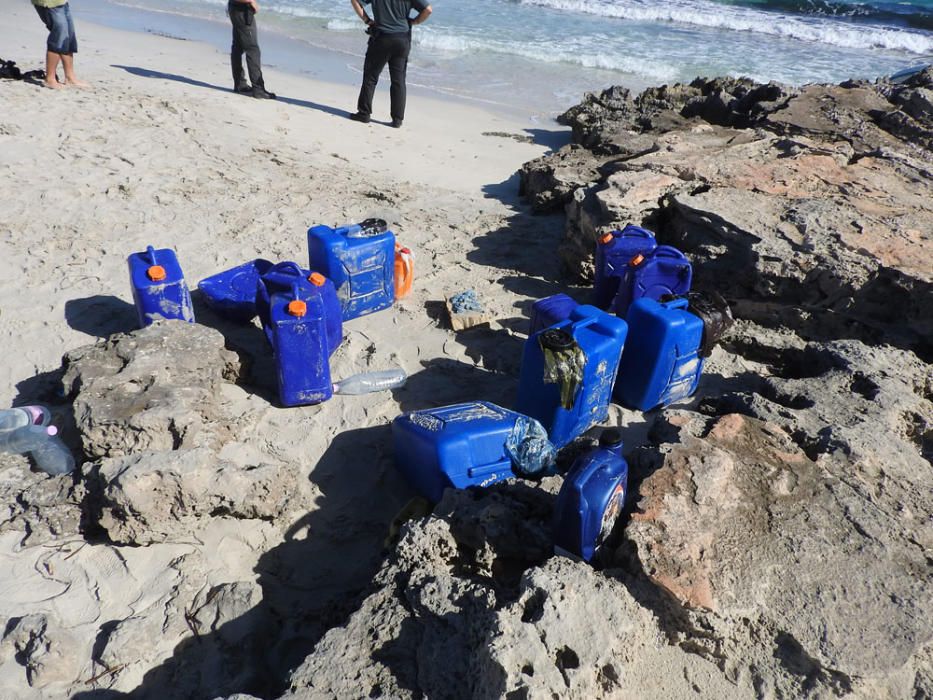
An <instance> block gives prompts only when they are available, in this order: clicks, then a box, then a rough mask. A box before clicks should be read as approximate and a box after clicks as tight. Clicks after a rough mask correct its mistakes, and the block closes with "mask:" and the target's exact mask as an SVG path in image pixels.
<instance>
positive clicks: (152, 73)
mask: <svg viewBox="0 0 933 700" xmlns="http://www.w3.org/2000/svg"><path fill="white" fill-rule="evenodd" d="M113 67H114V68H121V69H123V70H125V71H126V72H127V73H130V74H132V75H137V76H139V77H141V78H156V79H157V80H172V81H175V82H177V83H184V84H185V85H193V86H195V87H201V88H208V89H210V90H220V91H221V92H229V93H230V94H236V93H234V92H233V90H232V89H231V88H226V87H222V86H220V85H214V84H213V83H206V82H204V81H203V80H196V79H194V78H189V77H188V76H186V75H178V74H176V73H163V72H162V71H157V70H152V69H150V68H140V67H138V66H121V65H117V64H113ZM244 97H250V96H249V95H244ZM276 101H278V102H283V103H285V104H289V105H294V106H296V107H305V108H307V109H315V110H317V111H318V112H324V113H325V114H332V115H334V116H335V117H348V116H350V113H349V112H347V111H346V110H343V109H337V108H336V107H331V106H329V105H322V104H320V103H318V102H311V101H310V100H299V99H296V98H294V97H284V96H282V95H279V96H278V97H277V98H276Z"/></svg>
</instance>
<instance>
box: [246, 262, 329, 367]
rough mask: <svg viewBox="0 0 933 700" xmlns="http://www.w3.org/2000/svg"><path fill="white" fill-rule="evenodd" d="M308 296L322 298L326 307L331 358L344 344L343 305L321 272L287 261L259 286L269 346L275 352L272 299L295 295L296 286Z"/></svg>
mask: <svg viewBox="0 0 933 700" xmlns="http://www.w3.org/2000/svg"><path fill="white" fill-rule="evenodd" d="M296 284H297V285H298V287H299V288H300V289H301V290H302V292H303V293H304V294H310V295H317V296H320V297H321V300H322V302H323V304H324V326H325V329H326V335H327V352H328V357H330V355H333V354H334V350H336V349H337V348H338V346H339V345H340V341H342V340H343V320H342V318H341V313H340V302H339V301H338V300H337V292H336V290H335V289H334V284H333V282H331V281H330V280H329V279H327V278H326V277H324V275H322V274H320V273H319V272H310V271H308V270H304V269H302V268H301V266H300V265H299V264H298V263H296V262H291V261H286V262H280V263H276V264H275V265H273V266H272V267H270V268H269V269H268V270H267V271H266V272H265V273H264V274H262V275H260V277H259V279H258V281H257V283H256V312H257V313H258V314H259V320H260V321H261V322H262V327H263V330H264V331H265V333H266V338H267V339H268V341H269V344H270V345H272V347H273V348H275V343H274V342H273V340H272V324H271V321H270V300H271V298H272V295H274V294H277V293H282V292H288V291H291V290H292V289H293V288H294V286H295V285H296Z"/></svg>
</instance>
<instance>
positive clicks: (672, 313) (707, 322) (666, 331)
mask: <svg viewBox="0 0 933 700" xmlns="http://www.w3.org/2000/svg"><path fill="white" fill-rule="evenodd" d="M626 320H627V321H628V324H629V339H628V342H627V343H626V345H625V350H624V351H623V353H622V361H621V362H620V363H619V376H618V378H617V379H616V388H615V392H614V394H613V395H614V397H615V399H616V400H617V401H618V402H619V403H621V404H624V405H625V406H628V407H629V408H636V409H639V410H642V411H648V410H650V409H652V408H654V407H656V406H667V405H669V404H672V403H674V402H676V401H680V400H681V399H685V398H687V397H688V396H691V395H693V393H694V392H695V391H696V388H697V384H698V383H699V381H700V375H701V374H702V372H703V364H704V360H705V358H706V357H708V356H709V355H710V353H712V351H713V347H714V346H715V345H716V343H717V342H718V341H719V339H720V338H721V337H722V335H723V334H724V333H725V332H726V330H727V329H728V328H729V326H731V325H732V314H731V311H730V310H729V305H728V304H727V303H726V302H725V300H723V299H722V297H720V296H718V295H715V294H713V295H706V294H691V295H689V297H677V298H673V299H670V300H666V301H655V300H654V299H647V298H645V299H639V300H638V301H636V302H635V303H634V304H632V306H631V308H630V309H629V312H628V317H627V319H626Z"/></svg>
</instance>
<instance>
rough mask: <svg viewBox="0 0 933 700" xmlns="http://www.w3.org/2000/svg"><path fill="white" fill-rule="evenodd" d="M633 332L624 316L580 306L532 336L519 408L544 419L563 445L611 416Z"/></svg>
mask: <svg viewBox="0 0 933 700" xmlns="http://www.w3.org/2000/svg"><path fill="white" fill-rule="evenodd" d="M627 331H628V326H627V325H626V323H625V321H623V320H622V319H620V318H617V317H615V316H613V315H612V314H609V313H607V312H605V311H600V310H599V309H597V308H596V307H595V306H588V305H580V306H578V307H576V308H575V309H572V310H571V312H570V316H569V317H568V318H567V320H565V321H562V322H560V323H557V324H555V325H553V326H551V327H550V328H546V329H544V330H542V331H538V332H537V333H535V334H534V335H532V336H530V337H529V338H528V340H527V341H526V342H525V350H524V354H523V356H522V370H521V376H520V377H519V381H518V401H517V403H516V410H518V411H520V412H521V413H524V414H525V415H528V416H531V417H532V418H535V419H537V420H538V421H540V423H541V425H543V426H544V429H545V430H547V433H548V436H549V437H550V439H551V442H553V443H554V445H555V446H557V447H558V448H560V447H563V446H564V445H566V444H567V443H568V442H570V441H571V440H573V439H574V438H576V437H577V436H579V435H581V434H582V433H583V432H584V431H586V430H587V429H588V428H589V427H590V426H592V425H593V424H594V423H598V422H599V421H601V420H605V418H606V416H607V415H608V414H609V399H610V396H611V395H612V385H613V383H614V382H615V378H616V370H617V369H618V367H619V357H620V356H621V354H622V347H623V346H624V344H625V336H626V333H627Z"/></svg>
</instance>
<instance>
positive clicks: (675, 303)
mask: <svg viewBox="0 0 933 700" xmlns="http://www.w3.org/2000/svg"><path fill="white" fill-rule="evenodd" d="M661 303H662V304H664V306H665V308H668V309H683V310H684V311H686V310H687V308H688V307H689V306H690V300H689V299H688V298H687V297H674V298H673V299H669V300H668V301H662V302H661Z"/></svg>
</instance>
